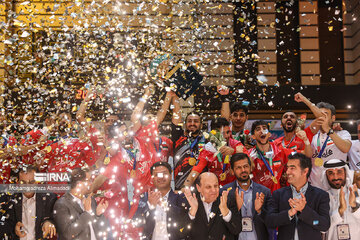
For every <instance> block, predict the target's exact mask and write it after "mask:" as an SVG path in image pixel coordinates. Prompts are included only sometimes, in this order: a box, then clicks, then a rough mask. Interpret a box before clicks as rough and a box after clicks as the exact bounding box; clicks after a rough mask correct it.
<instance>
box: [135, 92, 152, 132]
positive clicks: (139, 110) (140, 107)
mask: <svg viewBox="0 0 360 240" xmlns="http://www.w3.org/2000/svg"><path fill="white" fill-rule="evenodd" d="M152 88H153V86H152V85H150V86H149V87H147V88H146V90H145V93H144V95H143V96H142V97H141V98H140V100H139V102H138V104H137V105H136V107H135V109H134V111H133V113H132V114H131V123H132V126H131V129H132V131H133V132H134V133H135V132H137V130H139V129H140V127H141V122H140V118H141V117H142V113H143V110H144V107H145V103H146V101H147V100H148V99H149V97H150V96H151V92H152Z"/></svg>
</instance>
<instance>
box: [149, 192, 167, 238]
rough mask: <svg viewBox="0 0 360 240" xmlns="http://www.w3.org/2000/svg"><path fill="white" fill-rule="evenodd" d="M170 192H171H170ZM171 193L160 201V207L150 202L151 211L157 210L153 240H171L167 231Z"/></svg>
mask: <svg viewBox="0 0 360 240" xmlns="http://www.w3.org/2000/svg"><path fill="white" fill-rule="evenodd" d="M169 192H170V191H169ZM169 192H168V193H167V194H166V195H165V196H164V197H162V198H161V199H160V205H159V204H157V205H156V207H155V206H153V205H151V204H150V203H149V202H148V205H149V208H150V209H155V208H156V209H155V228H154V232H153V235H152V240H169V234H168V231H167V221H166V219H167V213H166V212H167V210H168V201H167V200H168V197H169Z"/></svg>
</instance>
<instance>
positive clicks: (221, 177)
mask: <svg viewBox="0 0 360 240" xmlns="http://www.w3.org/2000/svg"><path fill="white" fill-rule="evenodd" d="M225 179H226V173H222V174H220V181H225Z"/></svg>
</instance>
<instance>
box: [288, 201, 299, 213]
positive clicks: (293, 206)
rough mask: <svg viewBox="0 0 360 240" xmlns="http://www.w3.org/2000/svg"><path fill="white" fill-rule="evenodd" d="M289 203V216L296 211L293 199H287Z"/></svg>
mask: <svg viewBox="0 0 360 240" xmlns="http://www.w3.org/2000/svg"><path fill="white" fill-rule="evenodd" d="M289 205H290V207H291V208H290V210H289V211H288V213H289V216H290V217H292V216H294V215H295V214H296V213H297V210H296V209H295V207H296V204H295V201H294V199H292V198H290V199H289Z"/></svg>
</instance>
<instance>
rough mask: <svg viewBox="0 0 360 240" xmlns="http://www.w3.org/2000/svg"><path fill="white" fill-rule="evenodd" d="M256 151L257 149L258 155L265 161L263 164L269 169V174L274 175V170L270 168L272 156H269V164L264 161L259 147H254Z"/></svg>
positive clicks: (264, 160)
mask: <svg viewBox="0 0 360 240" xmlns="http://www.w3.org/2000/svg"><path fill="white" fill-rule="evenodd" d="M256 151H257V153H258V155H259V156H260V158H261V160H262V161H263V162H264V163H265V166H266V168H267V169H268V170H269V172H270V173H271V175H273V176H274V177H275V175H274V172H273V171H272V169H271V166H272V158H269V162H270V165H269V163H268V162H267V161H266V159H265V157H264V155H263V154H262V152H261V151H260V149H258V148H257V147H256Z"/></svg>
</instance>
